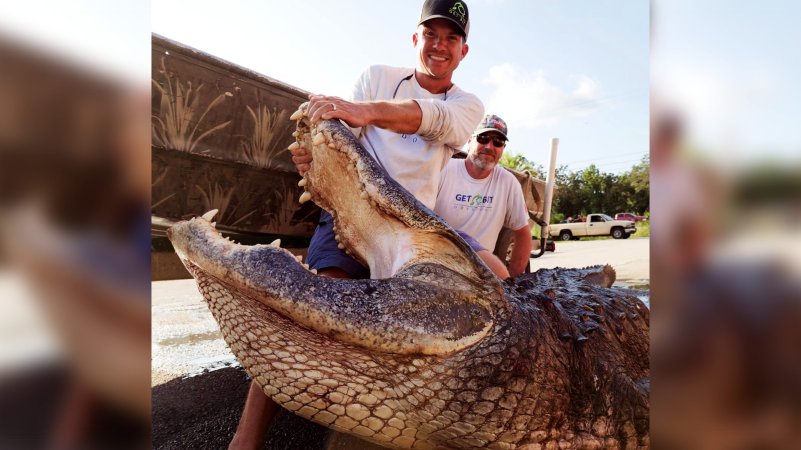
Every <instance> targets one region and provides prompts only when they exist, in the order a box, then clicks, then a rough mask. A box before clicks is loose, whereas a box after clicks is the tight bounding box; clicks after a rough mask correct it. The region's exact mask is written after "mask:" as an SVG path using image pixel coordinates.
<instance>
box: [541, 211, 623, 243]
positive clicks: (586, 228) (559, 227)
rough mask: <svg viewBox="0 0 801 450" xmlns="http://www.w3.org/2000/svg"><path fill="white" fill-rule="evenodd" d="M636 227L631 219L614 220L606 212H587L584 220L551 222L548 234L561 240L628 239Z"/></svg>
mask: <svg viewBox="0 0 801 450" xmlns="http://www.w3.org/2000/svg"><path fill="white" fill-rule="evenodd" d="M636 231H637V228H636V227H635V226H634V221H632V220H615V219H613V218H611V217H609V216H607V215H606V214H589V215H588V216H587V218H586V220H584V221H582V222H573V223H558V224H552V225H551V228H550V235H551V236H552V237H559V239H561V240H563V241H569V240H571V239H579V238H581V237H588V236H612V237H613V238H615V239H628V237H629V236H631V235H632V234H633V233H634V232H636Z"/></svg>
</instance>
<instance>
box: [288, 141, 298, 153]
mask: <svg viewBox="0 0 801 450" xmlns="http://www.w3.org/2000/svg"><path fill="white" fill-rule="evenodd" d="M298 148H300V144H298V143H297V142H293V143H291V144H289V147H288V149H289V151H290V152H291V151H292V150H295V149H298Z"/></svg>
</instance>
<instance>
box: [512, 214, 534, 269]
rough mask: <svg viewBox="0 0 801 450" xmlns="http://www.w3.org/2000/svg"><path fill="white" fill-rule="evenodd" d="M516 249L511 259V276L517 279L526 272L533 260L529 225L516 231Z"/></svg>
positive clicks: (513, 249)
mask: <svg viewBox="0 0 801 450" xmlns="http://www.w3.org/2000/svg"><path fill="white" fill-rule="evenodd" d="M513 239H514V244H515V245H514V248H512V257H511V258H510V259H509V275H511V276H513V277H516V276H518V275H520V274H521V273H524V272H525V271H526V267H528V264H529V259H530V258H531V230H530V229H529V228H528V225H526V226H523V227H521V228H520V229H518V230H515V231H514V234H513Z"/></svg>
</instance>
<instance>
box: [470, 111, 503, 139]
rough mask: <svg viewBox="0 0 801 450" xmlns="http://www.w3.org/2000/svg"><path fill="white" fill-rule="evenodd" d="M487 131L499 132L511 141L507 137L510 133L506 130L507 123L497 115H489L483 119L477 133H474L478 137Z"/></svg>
mask: <svg viewBox="0 0 801 450" xmlns="http://www.w3.org/2000/svg"><path fill="white" fill-rule="evenodd" d="M487 131H497V132H498V133H501V134H502V135H503V137H504V138H505V139H509V138H508V137H507V136H506V135H507V133H509V130H508V129H507V128H506V122H504V121H503V119H501V118H500V117H498V116H496V115H495V114H487V115H486V116H484V118H483V119H481V123H479V124H478V127H477V128H476V131H474V132H473V136H478V135H479V134H481V133H486V132H487Z"/></svg>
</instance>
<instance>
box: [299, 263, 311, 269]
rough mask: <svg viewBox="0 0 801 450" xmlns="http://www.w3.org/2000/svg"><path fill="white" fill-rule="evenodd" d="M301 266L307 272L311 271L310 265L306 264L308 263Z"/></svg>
mask: <svg viewBox="0 0 801 450" xmlns="http://www.w3.org/2000/svg"><path fill="white" fill-rule="evenodd" d="M301 265H302V266H303V268H304V269H306V270H309V265H308V264H306V263H303V264H301Z"/></svg>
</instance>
